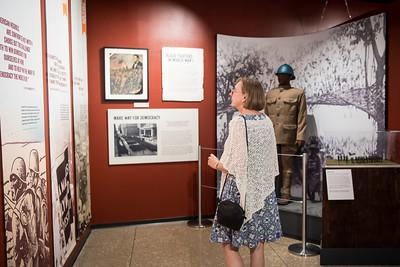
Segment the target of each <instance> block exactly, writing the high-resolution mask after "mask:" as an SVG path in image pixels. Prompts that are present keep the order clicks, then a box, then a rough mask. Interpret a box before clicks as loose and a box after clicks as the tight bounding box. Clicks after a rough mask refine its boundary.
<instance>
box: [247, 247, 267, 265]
mask: <svg viewBox="0 0 400 267" xmlns="http://www.w3.org/2000/svg"><path fill="white" fill-rule="evenodd" d="M250 266H251V267H264V266H265V262H264V243H259V244H258V245H257V247H255V248H252V249H250Z"/></svg>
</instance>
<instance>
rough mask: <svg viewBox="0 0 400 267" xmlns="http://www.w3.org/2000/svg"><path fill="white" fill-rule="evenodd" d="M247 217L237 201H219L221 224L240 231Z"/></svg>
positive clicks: (218, 220)
mask: <svg viewBox="0 0 400 267" xmlns="http://www.w3.org/2000/svg"><path fill="white" fill-rule="evenodd" d="M242 117H243V116H242ZM243 119H244V124H245V128H246V143H247V145H248V140H247V124H246V119H245V118H244V117H243ZM227 178H228V177H226V178H225V182H224V186H223V187H222V189H221V193H222V192H223V191H224V188H225V184H226V179H227ZM229 190H230V189H229ZM245 218H246V216H245V211H244V210H243V208H242V207H241V206H240V205H239V204H238V203H235V202H233V201H231V200H229V199H227V200H222V201H220V202H219V203H218V207H217V222H218V223H219V224H220V225H223V226H225V227H228V228H230V229H232V230H235V231H239V230H240V228H241V227H242V225H243V222H244V219H245Z"/></svg>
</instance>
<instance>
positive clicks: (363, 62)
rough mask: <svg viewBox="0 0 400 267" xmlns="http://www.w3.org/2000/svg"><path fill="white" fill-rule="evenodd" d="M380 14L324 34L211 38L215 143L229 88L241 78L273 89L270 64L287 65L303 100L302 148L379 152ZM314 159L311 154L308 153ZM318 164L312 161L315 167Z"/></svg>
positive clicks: (228, 111) (226, 115)
mask: <svg viewBox="0 0 400 267" xmlns="http://www.w3.org/2000/svg"><path fill="white" fill-rule="evenodd" d="M385 35H386V20H385V14H383V13H382V14H378V15H375V16H371V17H367V18H364V19H360V20H357V21H354V22H351V23H348V24H344V25H341V26H338V27H335V28H332V29H329V30H327V31H324V32H318V33H313V34H307V35H302V36H295V37H283V38H247V37H234V36H227V35H218V36H217V147H218V148H219V149H222V148H223V144H224V142H225V139H226V137H227V134H228V124H229V121H230V120H231V119H232V117H233V116H234V115H235V114H234V113H235V111H234V110H233V109H232V108H231V107H230V106H229V104H230V96H229V92H230V90H231V89H232V88H233V86H234V83H235V80H236V79H237V78H238V77H240V76H248V77H254V78H256V79H258V80H259V81H260V82H261V83H262V85H263V87H264V88H265V90H266V91H268V90H270V89H272V88H274V87H277V86H278V82H277V79H276V77H275V71H276V69H277V68H278V67H279V66H280V65H282V64H284V63H287V64H290V65H291V66H292V67H293V68H294V71H295V76H296V79H295V80H294V81H292V86H293V87H298V88H304V89H305V93H306V99H307V114H308V115H307V117H308V120H307V124H308V127H307V136H308V138H307V139H308V140H306V146H305V148H306V150H307V149H308V150H309V151H308V152H312V151H311V150H314V152H315V150H317V152H318V157H319V158H320V159H321V160H322V161H323V160H325V159H330V158H331V159H336V158H337V157H341V156H360V157H368V156H374V155H379V156H382V155H383V153H384V150H385V144H384V132H382V131H384V130H385V128H386V125H385V113H386V112H385V110H386V107H385V103H386V86H385V80H386V66H385V63H386V61H385V59H386V40H385V39H386V36H385ZM314 159H317V158H314ZM319 165H320V164H317V165H315V166H319Z"/></svg>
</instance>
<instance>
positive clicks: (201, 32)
mask: <svg viewBox="0 0 400 267" xmlns="http://www.w3.org/2000/svg"><path fill="white" fill-rule="evenodd" d="M299 2H300V3H299ZM301 2H302V1H294V0H289V1H287V2H270V1H267V2H265V1H258V0H251V1H250V2H249V5H248V6H247V7H246V8H243V3H242V2H240V1H239V0H233V2H232V3H231V4H229V5H227V4H226V3H220V2H215V3H207V5H204V3H197V2H190V1H189V2H188V1H185V0H172V1H164V0H160V1H159V0H147V1H116V2H115V3H112V4H111V3H110V2H109V1H93V0H25V1H22V0H1V2H0V112H1V113H0V141H1V151H0V166H1V167H0V180H1V182H2V185H3V186H2V187H1V192H2V197H1V198H0V203H1V204H2V205H1V207H2V212H1V215H0V224H1V225H2V228H1V230H0V238H1V239H2V242H0V266H30V265H32V266H60V267H61V266H72V265H73V264H74V262H75V260H76V258H77V257H78V254H79V253H80V251H81V249H82V248H83V246H84V245H85V243H86V241H87V238H88V237H89V236H90V235H91V233H92V229H95V228H102V227H113V226H120V225H139V224H147V223H158V222H170V221H189V223H188V225H189V226H192V227H193V228H196V231H197V230H198V231H203V230H202V229H203V228H207V226H209V224H210V222H211V220H212V219H213V218H214V214H215V210H216V205H217V194H216V192H217V191H218V189H219V186H220V177H219V176H220V172H216V171H214V170H213V169H210V168H209V167H208V166H207V157H208V156H209V154H210V153H214V154H216V155H217V156H218V158H219V157H220V156H221V154H222V152H223V150H224V145H223V144H224V143H225V141H226V138H227V136H228V134H229V133H228V131H229V127H228V126H229V123H230V121H231V120H232V118H234V117H236V116H239V115H240V114H239V113H238V112H237V111H236V110H234V109H233V108H232V107H231V106H230V104H231V102H230V101H231V96H230V94H231V90H232V88H233V87H234V84H235V82H236V81H237V79H238V78H239V77H251V78H255V79H257V80H259V81H260V82H261V84H262V86H263V88H264V90H265V93H266V108H265V109H264V112H265V113H267V115H268V116H269V117H270V118H271V121H272V123H273V125H274V128H275V130H276V131H275V135H276V138H277V140H278V139H279V140H280V142H278V145H277V149H278V161H279V167H280V175H279V176H277V177H276V179H275V186H276V190H275V193H276V195H277V197H278V203H279V214H280V219H281V224H282V229H283V234H284V235H285V236H288V237H294V238H296V239H298V240H302V241H304V243H303V244H302V245H304V244H305V245H307V244H311V243H312V244H316V245H318V246H320V249H321V250H320V253H321V254H320V256H319V257H320V258H319V259H320V263H321V265H331V264H400V257H399V256H398V255H400V251H399V247H400V244H399V240H400V236H399V231H397V230H396V227H395V225H398V224H399V223H400V222H399V216H398V212H399V210H400V200H399V196H400V192H398V190H399V188H400V185H399V182H400V116H399V115H398V105H399V99H400V91H399V90H398V86H399V84H400V76H399V75H397V74H396V71H397V69H399V67H400V62H399V61H398V58H399V56H400V50H399V49H397V47H399V45H400V38H399V36H400V33H399V32H398V30H397V28H398V27H396V25H398V24H399V23H400V17H399V16H398V13H399V11H400V2H399V1H373V0H372V1H367V0H346V1H338V2H337V3H336V2H335V3H333V2H332V1H330V2H329V3H328V1H317V0H312V1H307V3H301ZM339 2H340V3H339ZM239 17H242V18H243V19H242V18H240V19H238V18H239ZM282 74H284V75H289V78H290V84H283V83H282V82H281V81H280V80H279V75H282ZM294 88H295V89H296V90H297V91H296V92H298V94H297V93H293V92H292V90H291V89H294ZM273 91H274V93H273V94H268V93H269V92H273ZM300 117H301V118H300ZM283 137H288V139H290V140H291V141H290V142H289V141H286V139H285V138H283ZM283 139H285V140H284V141H282V140H283ZM287 145H290V146H291V148H292V150H290V149H289V150H287V149H286V150H285V146H287ZM208 229H209V228H208ZM308 242H310V243H308ZM318 246H316V247H318ZM288 249H289V251H290V252H292V253H293V254H296V253H295V251H291V249H290V248H288ZM318 249H319V248H318ZM318 253H319V252H317V253H315V254H318ZM297 255H300V256H305V255H304V253H303V254H302V253H297ZM307 256H308V255H307Z"/></svg>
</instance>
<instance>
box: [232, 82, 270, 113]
mask: <svg viewBox="0 0 400 267" xmlns="http://www.w3.org/2000/svg"><path fill="white" fill-rule="evenodd" d="M239 82H242V93H243V94H244V95H246V101H245V102H244V105H243V107H244V108H247V109H251V110H257V111H259V110H262V109H264V106H265V95H264V89H263V88H262V85H261V83H260V82H259V81H257V80H255V79H250V78H246V77H240V78H239V79H238V80H237V81H236V83H235V84H238V83H239Z"/></svg>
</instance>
